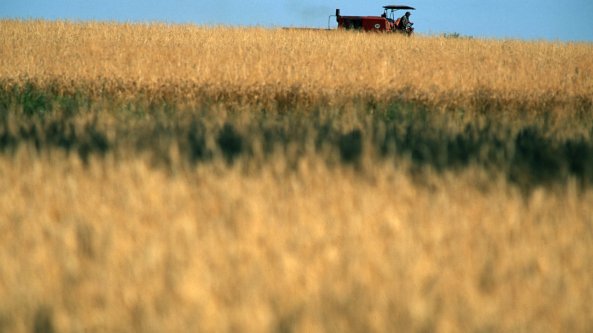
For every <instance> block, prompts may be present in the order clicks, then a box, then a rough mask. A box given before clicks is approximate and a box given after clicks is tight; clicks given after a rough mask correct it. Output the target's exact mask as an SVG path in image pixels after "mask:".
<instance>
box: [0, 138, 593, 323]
mask: <svg viewBox="0 0 593 333" xmlns="http://www.w3.org/2000/svg"><path fill="white" fill-rule="evenodd" d="M0 173H1V174H2V178H1V182H0V188H1V189H2V191H1V192H0V193H1V194H0V205H1V206H0V212H2V213H1V216H0V221H3V222H2V223H1V224H0V228H1V233H0V235H1V236H0V244H1V246H2V251H0V253H1V255H0V256H1V257H0V260H1V262H2V263H3V265H2V271H1V273H0V281H1V283H0V293H1V294H2V295H3V297H2V304H1V307H0V313H1V314H2V318H3V319H2V321H1V323H2V325H1V326H0V327H4V328H5V330H6V331H14V330H17V331H26V330H29V329H30V328H31V326H32V325H33V324H34V323H35V318H39V316H40V314H39V313H40V312H41V313H42V314H43V313H45V312H49V313H50V315H48V316H50V318H52V321H51V325H53V326H54V327H55V329H56V330H57V331H79V330H89V331H134V330H139V331H229V330H231V331H232V330H239V331H284V330H296V331H307V332H315V331H410V330H411V331H424V330H428V331H483V330H491V331H561V330H566V329H568V330H570V331H583V332H584V331H588V330H590V329H591V328H592V327H591V325H592V323H593V317H592V315H591V314H592V313H593V309H592V307H591V302H590V299H591V297H593V282H592V281H593V280H592V279H591V271H592V270H593V258H592V257H591V253H592V251H593V231H592V223H593V220H592V216H593V208H592V206H591V204H590V203H591V200H593V193H592V192H591V191H586V192H585V193H582V192H579V191H577V190H576V187H575V186H574V184H573V185H569V186H567V187H566V188H565V189H564V191H562V192H561V193H550V192H547V191H544V190H538V191H536V192H535V193H533V195H532V196H531V197H529V198H527V199H524V198H523V197H522V196H521V194H520V193H519V192H518V191H517V190H516V189H514V188H513V187H512V186H509V185H508V184H506V183H505V182H504V181H500V180H499V181H496V180H494V181H493V180H490V179H486V177H485V176H484V175H481V174H480V172H479V171H476V170H474V171H468V172H466V173H464V174H463V175H453V174H447V175H445V176H439V177H437V176H435V175H432V176H429V177H428V181H429V182H431V184H432V185H431V187H423V186H418V185H417V184H414V183H413V182H411V181H410V179H409V177H408V176H407V173H405V172H403V170H400V169H397V168H396V169H394V168H393V167H391V166H387V165H377V166H376V168H375V170H374V172H373V174H372V175H367V176H361V175H360V174H357V173H355V172H353V171H352V170H351V169H349V168H337V169H335V168H329V169H328V167H327V166H326V164H324V163H321V162H320V161H315V160H309V161H303V162H302V163H301V165H300V167H299V170H298V172H296V173H289V174H288V175H287V173H286V172H285V170H283V166H282V163H281V161H276V162H275V163H270V164H268V166H267V167H265V168H262V169H260V170H259V171H257V172H254V173H252V174H251V175H249V176H246V175H245V174H244V172H242V171H240V169H239V168H231V169H228V168H224V167H222V168H221V167H220V166H215V165H209V166H204V167H199V168H197V169H192V170H186V171H178V173H177V174H176V175H175V176H171V175H167V174H166V173H165V172H164V171H162V170H159V169H154V168H151V167H150V166H149V165H148V163H147V162H146V161H142V160H141V159H130V160H125V161H121V160H120V161H119V162H114V161H113V160H112V159H111V158H106V159H102V160H97V161H93V163H91V164H90V166H89V167H88V168H85V167H84V166H83V165H82V164H81V163H80V161H79V160H78V159H77V158H73V157H70V158H68V157H66V156H65V155H64V156H59V155H56V156H54V157H53V158H41V159H40V158H31V155H30V152H27V151H25V150H23V151H20V152H19V153H18V154H17V155H16V156H15V157H14V158H2V159H1V160H0ZM480 182H488V183H490V184H491V185H492V184H494V185H492V186H490V187H489V190H487V191H481V190H479V189H478V188H477V187H476V186H475V184H476V183H480ZM116 189H117V190H116ZM44 311H45V312H44ZM37 321H39V319H37Z"/></svg>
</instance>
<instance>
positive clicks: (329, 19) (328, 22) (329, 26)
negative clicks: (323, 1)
mask: <svg viewBox="0 0 593 333" xmlns="http://www.w3.org/2000/svg"><path fill="white" fill-rule="evenodd" d="M334 16H335V17H336V22H338V24H339V23H340V9H339V8H337V9H336V15H330V16H329V17H328V18H327V30H331V24H330V21H331V18H332V17H334Z"/></svg>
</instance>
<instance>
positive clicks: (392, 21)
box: [335, 5, 415, 35]
mask: <svg viewBox="0 0 593 333" xmlns="http://www.w3.org/2000/svg"><path fill="white" fill-rule="evenodd" d="M398 10H415V8H414V7H410V6H393V5H390V6H383V14H382V15H381V16H342V15H340V10H339V9H336V15H335V16H336V21H338V29H346V30H351V29H352V30H362V31H377V32H400V33H405V34H407V35H411V34H412V33H414V28H412V25H413V24H414V23H412V22H410V21H409V19H407V20H406V19H405V18H404V19H403V20H402V18H403V16H402V17H397V16H396V15H395V12H396V11H398ZM404 16H406V15H404ZM408 17H409V14H408ZM405 21H407V23H406V22H405Z"/></svg>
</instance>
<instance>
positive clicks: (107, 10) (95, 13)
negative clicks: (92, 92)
mask: <svg viewBox="0 0 593 333" xmlns="http://www.w3.org/2000/svg"><path fill="white" fill-rule="evenodd" d="M403 1H405V2H398V1H391V0H382V1H377V0H357V1H354V0H317V1H315V0H301V1H297V0H214V1H204V0H100V1H99V0H96V1H93V0H0V18H19V19H28V18H43V19H51V20H55V19H67V20H76V21H80V20H101V21H104V20H106V21H122V22H154V21H159V22H167V23H194V24H199V25H212V24H216V25H218V24H221V25H232V26H252V25H257V26H263V27H281V26H296V27H327V24H328V16H329V15H330V14H332V13H334V12H335V9H336V8H340V9H341V11H342V15H379V14H381V13H382V9H381V7H382V6H383V5H386V4H398V5H409V6H413V7H416V9H417V10H416V11H415V12H413V13H412V21H413V22H415V27H416V31H417V32H420V33H424V34H442V33H454V32H456V33H460V34H461V35H464V36H474V37H486V38H513V39H546V40H553V41H555V40H560V41H589V42H593V0H564V1H559V0H555V1H552V0H448V1H441V0H438V1H437V0H403ZM402 14H403V13H402ZM334 22H335V21H333V20H332V22H331V23H332V25H335V23H334Z"/></svg>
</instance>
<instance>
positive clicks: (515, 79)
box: [0, 21, 593, 109]
mask: <svg viewBox="0 0 593 333" xmlns="http://www.w3.org/2000/svg"><path fill="white" fill-rule="evenodd" d="M0 28H1V29H0V31H1V34H2V37H3V38H2V43H3V45H4V46H3V47H2V48H1V49H0V78H2V79H3V81H5V83H4V84H9V83H10V84H15V83H16V84H19V83H21V84H22V83H23V80H31V81H33V82H36V83H38V84H40V85H42V86H43V85H48V84H51V85H52V86H53V87H54V89H57V90H60V91H61V92H63V91H76V90H79V89H83V91H84V92H85V93H86V94H91V95H100V96H103V95H105V94H109V95H112V96H113V95H121V96H122V97H126V96H127V97H131V98H137V95H138V94H139V93H142V94H143V95H145V96H146V97H147V98H151V99H158V98H162V99H165V100H168V101H175V102H177V103H188V104H192V103H196V102H198V103H200V102H201V101H202V100H203V99H204V98H208V100H209V101H211V100H212V99H214V100H218V99H225V98H228V96H229V95H231V96H233V98H234V99H239V100H240V102H244V101H245V100H248V101H249V103H256V102H258V101H259V102H261V103H264V104H265V103H268V102H269V101H270V99H271V98H276V97H277V96H278V95H280V96H283V97H284V98H289V99H290V98H291V96H292V97H293V98H294V96H293V95H296V96H300V99H299V101H298V103H300V104H302V103H305V102H307V101H309V100H311V99H313V100H315V101H318V100H330V101H342V100H349V99H351V98H352V97H353V96H361V95H362V96H365V97H372V98H374V99H376V100H382V99H386V98H387V99H388V98H401V97H405V98H406V99H414V100H418V101H422V102H425V103H427V104H430V105H437V106H447V107H448V106H457V107H459V106H463V107H470V106H476V107H480V108H481V107H483V104H484V102H485V101H498V103H499V105H505V104H509V103H511V104H517V103H518V104H521V105H522V106H527V107H530V106H544V107H548V108H550V107H552V108H553V107H554V106H564V109H566V104H569V105H570V106H573V105H576V106H578V107H581V106H582V105H583V104H584V105H586V106H589V107H590V106H591V104H592V100H593V97H591V96H593V56H592V55H593V46H591V45H590V44H557V43H548V42H530V43H526V42H520V41H512V40H509V41H495V40H467V39H446V38H434V37H430V38H425V37H417V38H416V37H415V38H406V37H403V36H399V35H394V36H391V35H382V34H361V33H350V32H325V31H285V30H267V29H233V28H222V27H219V28H207V27H195V26H190V25H188V26H166V25H121V24H109V23H84V24H72V23H65V22H52V23H49V22H15V21H2V22H0ZM6 82H8V83H6ZM550 103H551V104H553V105H546V104H550ZM473 104H478V105H473Z"/></svg>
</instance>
